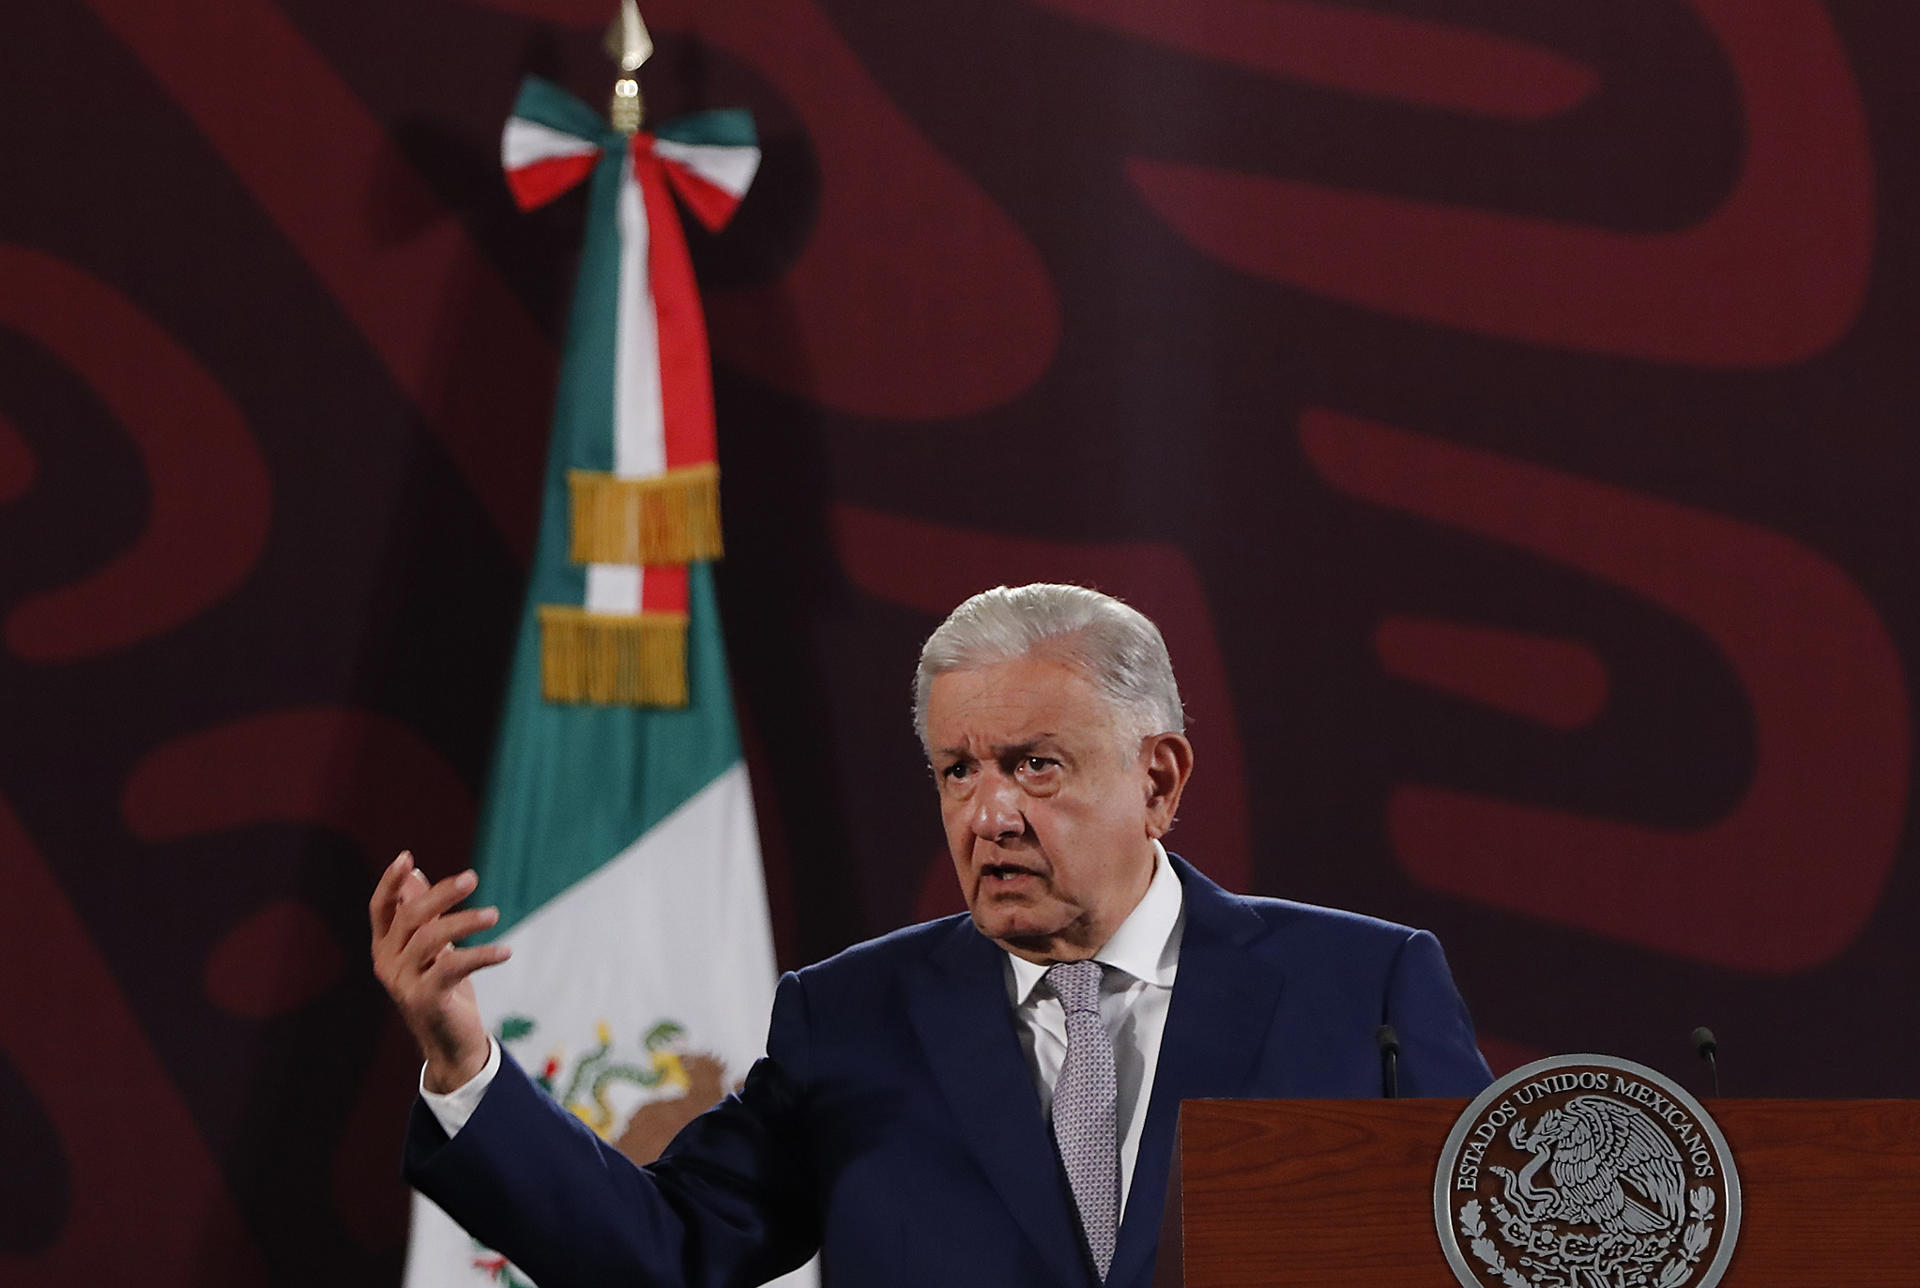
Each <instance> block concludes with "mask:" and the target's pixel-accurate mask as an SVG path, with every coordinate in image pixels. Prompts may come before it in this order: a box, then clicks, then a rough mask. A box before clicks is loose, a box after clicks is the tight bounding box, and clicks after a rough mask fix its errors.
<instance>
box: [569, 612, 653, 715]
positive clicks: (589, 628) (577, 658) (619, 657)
mask: <svg viewBox="0 0 1920 1288" xmlns="http://www.w3.org/2000/svg"><path fill="white" fill-rule="evenodd" d="M540 688H541V692H542V693H543V694H544V695H545V696H546V699H547V701H549V702H591V703H595V704H598V705H601V706H627V707H684V706H686V705H687V616H686V614H685V613H642V614H640V615H639V616H637V617H626V616H621V615H619V614H614V613H590V612H588V611H587V610H586V609H584V608H572V607H568V606H566V605H561V604H543V605H541V607H540Z"/></svg>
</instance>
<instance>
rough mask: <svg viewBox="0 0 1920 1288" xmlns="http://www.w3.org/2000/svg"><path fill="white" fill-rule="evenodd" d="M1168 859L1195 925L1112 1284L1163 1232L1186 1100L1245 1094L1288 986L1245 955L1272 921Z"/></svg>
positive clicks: (1183, 956)
mask: <svg viewBox="0 0 1920 1288" xmlns="http://www.w3.org/2000/svg"><path fill="white" fill-rule="evenodd" d="M1170 857H1171V858H1172V863H1173V867H1174V870H1175V871H1176V872H1177V873H1179V875H1180V883H1181V888H1182V895H1183V897H1184V900H1185V912H1186V919H1187V924H1186V930H1185V932H1184V934H1183V935H1182V938H1181V941H1180V970H1179V974H1178V975H1177V976H1176V978H1175V980H1174V985H1173V1004H1172V1006H1171V1007H1170V1008H1169V1010H1168V1012H1167V1028H1166V1033H1165V1035H1164V1036H1163V1037H1162V1038H1161V1041H1160V1060H1159V1063H1158V1064H1157V1065H1156V1066H1155V1069H1154V1074H1153V1093H1152V1096H1151V1098H1150V1099H1149V1101H1148V1103H1147V1121H1146V1126H1145V1128H1144V1129H1143V1130H1142V1132H1141V1134H1140V1153H1139V1156H1138V1158H1137V1159H1136V1160H1135V1162H1134V1170H1133V1185H1132V1188H1131V1189H1130V1190H1129V1191H1128V1194H1127V1210H1126V1214H1125V1219H1124V1220H1123V1221H1122V1223H1121V1226H1120V1238H1119V1243H1118V1245H1117V1246H1116V1247H1115V1249H1114V1258H1113V1267H1112V1270H1111V1272H1110V1273H1109V1274H1108V1276H1107V1282H1108V1283H1109V1284H1128V1283H1132V1282H1134V1281H1135V1279H1136V1278H1137V1277H1138V1276H1139V1275H1140V1273H1141V1271H1142V1269H1143V1268H1144V1265H1145V1263H1146V1261H1147V1259H1148V1257H1149V1256H1150V1255H1151V1253H1152V1251H1153V1247H1154V1243H1155V1240H1157V1239H1158V1238H1159V1235H1160V1218H1161V1206H1162V1202H1163V1199H1164V1196H1165V1193H1166V1185H1167V1170H1168V1164H1169V1163H1170V1161H1171V1160H1172V1157H1173V1133H1174V1125H1175V1120H1176V1118H1177V1117H1178V1116H1179V1113H1180V1102H1181V1101H1182V1100H1187V1099H1196V1098H1203V1097H1215V1096H1237V1095H1243V1094H1245V1092H1246V1090H1247V1089H1248V1087H1250V1086H1251V1085H1252V1084H1253V1079H1254V1077H1255V1075H1256V1074H1257V1073H1258V1072H1259V1068H1258V1060H1259V1056H1260V1052H1261V1049H1262V1047H1263V1046H1264V1045H1265V1042H1266V1036H1267V1030H1268V1028H1269V1027H1270V1020H1271V1017H1272V1015H1273V1012H1274V1008H1275V1007H1276V1006H1278V1005H1279V1002H1280V994H1281V991H1282V988H1283V986H1284V983H1285V981H1284V980H1283V979H1282V978H1281V977H1280V974H1279V972H1278V971H1277V970H1275V969H1274V967H1273V966H1272V965H1271V964H1269V963H1266V962H1258V963H1256V962H1255V961H1254V960H1253V959H1252V958H1251V957H1250V956H1249V955H1248V952H1247V947H1248V945H1250V944H1252V943H1253V942H1254V941H1255V940H1257V939H1259V938H1261V937H1262V936H1263V935H1265V934H1266V933H1267V929H1268V927H1267V924H1266V923H1265V922H1264V921H1262V920H1261V919H1260V918H1259V917H1257V916H1256V915H1254V913H1252V912H1251V911H1249V910H1248V909H1247V908H1246V907H1244V906H1243V905H1242V904H1240V903H1239V902H1238V901H1237V900H1235V899H1234V897H1233V896H1232V895H1230V894H1228V893H1227V892H1226V891H1224V890H1222V889H1221V888H1220V887H1219V886H1217V885H1215V884H1214V883H1213V882H1211V881H1209V880H1207V879H1206V878H1205V877H1203V876H1201V875H1200V874H1199V873H1198V872H1197V871H1195V870H1194V869H1193V868H1192V867H1191V866H1190V865H1189V864H1187V863H1186V862H1185V861H1184V860H1182V859H1180V858H1178V857H1175V856H1170ZM1003 1001H1004V998H1003Z"/></svg>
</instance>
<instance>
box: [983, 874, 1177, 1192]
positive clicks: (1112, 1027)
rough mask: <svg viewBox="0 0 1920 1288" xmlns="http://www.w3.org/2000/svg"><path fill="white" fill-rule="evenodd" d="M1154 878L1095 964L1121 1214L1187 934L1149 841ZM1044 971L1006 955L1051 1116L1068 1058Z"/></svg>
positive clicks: (1173, 888)
mask: <svg viewBox="0 0 1920 1288" xmlns="http://www.w3.org/2000/svg"><path fill="white" fill-rule="evenodd" d="M1153 850H1154V867H1153V880H1152V881H1151V882H1150V883H1149V884H1148V886H1147V892H1146V894H1144V895H1142V896H1141V897H1140V902H1139V903H1138V904H1136V905H1135V906H1134V909H1133V911H1132V912H1131V913H1128V914H1127V919H1126V920H1125V921H1123V922H1121V923H1120V929H1118V930H1116V931H1114V932H1113V938H1111V939H1109V940H1107V942H1106V943H1105V944H1104V945H1102V946H1101V948H1100V951H1098V952H1096V953H1095V954H1094V955H1093V959H1094V960H1095V961H1097V962H1099V963H1100V964H1101V965H1102V966H1105V967H1106V968H1107V969H1106V970H1105V971H1104V972H1102V974H1101V980H1100V1018H1101V1019H1102V1020H1103V1021H1105V1022H1106V1026H1107V1033H1108V1034H1109V1035H1110V1036H1111V1037H1112V1039H1113V1071H1114V1077H1115V1080H1116V1082H1117V1083H1118V1087H1117V1091H1118V1096H1117V1101H1116V1103H1115V1105H1114V1111H1115V1112H1114V1128H1115V1130H1116V1131H1118V1132H1119V1133H1120V1211H1121V1214H1122V1215H1123V1216H1124V1215H1125V1213H1126V1210H1127V1194H1128V1193H1129V1191H1130V1190H1131V1189H1132V1186H1133V1164H1134V1160H1135V1159H1137V1158H1138V1157H1139V1156H1140V1133H1141V1130H1142V1129H1143V1128H1144V1127H1145V1126H1146V1123H1147V1105H1148V1102H1149V1101H1150V1100H1151V1099H1152V1097H1153V1072H1154V1070H1155V1069H1156V1068H1157V1067H1158V1066H1159V1064H1160V1039H1161V1037H1162V1036H1163V1035H1164V1034H1165V1033H1166V1031H1167V1009H1168V1007H1169V1006H1171V1005H1172V1003H1173V977H1174V975H1175V973H1176V972H1177V971H1178V969H1179V965H1180V938H1181V935H1182V933H1183V932H1184V931H1185V929H1186V924H1187V919H1186V905H1185V901H1184V899H1183V898H1182V895H1181V890H1180V878H1179V877H1178V876H1176V875H1174V871H1173V866H1172V865H1171V864H1169V863H1168V862H1167V852H1166V850H1165V849H1163V848H1162V847H1161V845H1160V843H1159V842H1158V841H1155V842H1154V843H1153ZM1046 974H1047V968H1046V967H1045V966H1042V965H1038V964H1036V963H1034V962H1030V961H1028V960H1027V959H1026V958H1024V957H1016V956H1014V955H1013V954H1012V953H1008V954H1007V997H1008V1000H1009V1001H1011V1002H1012V1003H1013V1014H1014V1018H1015V1019H1017V1020H1018V1021H1019V1026H1018V1027H1019V1031H1020V1047H1021V1051H1022V1053H1023V1054H1024V1055H1025V1056H1026V1058H1027V1072H1028V1073H1029V1074H1031V1075H1032V1077H1033V1088H1034V1090H1035V1091H1037V1092H1039V1093H1040V1108H1041V1111H1042V1113H1046V1114H1049V1115H1050V1113H1051V1108H1052V1105H1053V1086H1054V1083H1056V1082H1058V1081H1059V1079H1060V1064H1061V1062H1062V1061H1063V1060H1065V1059H1066V1056H1067V1013H1066V1009H1065V1008H1064V1007H1062V1006H1061V1005H1060V999H1059V998H1057V997H1055V996H1054V995H1053V990H1051V989H1047V988H1042V987H1040V984H1041V981H1042V980H1043V979H1045V978H1046Z"/></svg>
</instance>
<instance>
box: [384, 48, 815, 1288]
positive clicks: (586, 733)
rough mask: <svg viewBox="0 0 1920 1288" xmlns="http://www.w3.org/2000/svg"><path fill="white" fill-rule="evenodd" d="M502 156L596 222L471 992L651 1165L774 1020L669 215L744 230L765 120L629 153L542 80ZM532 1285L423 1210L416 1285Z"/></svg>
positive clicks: (681, 247)
mask: <svg viewBox="0 0 1920 1288" xmlns="http://www.w3.org/2000/svg"><path fill="white" fill-rule="evenodd" d="M502 154H503V160H504V161H505V163H506V166H507V172H508V179H509V184H510V186H511V187H512V188H513V190H514V193H515V196H516V197H517V198H519V200H520V202H521V204H522V205H523V206H531V205H537V204H539V203H540V202H541V201H545V200H550V199H552V198H553V197H555V196H557V195H558V194H559V193H560V192H562V191H564V190H565V189H566V188H568V187H570V186H572V185H573V184H574V183H577V182H579V181H580V180H582V179H585V180H587V182H588V185H589V187H588V201H589V211H588V218H587V232H586V244H585V246H584V248H583V250H582V256H581V265H580V278H579V283H578V286H577V289H576V294H575V299H574V306H573V312H572V315H571V318H570V320H569V324H568V336H567V345H566V352H565V355H564V358H563V362H562V367H561V384H560V390H559V395H558V398H557V399H556V403H555V410H554V424H553V440H552V448H551V450H550V454H549V457H548V462H547V471H546V482H545V509H544V513H543V517H542V520H541V526H540V534H539V541H538V546H537V549H536V552H535V559H534V568H533V574H532V581H531V584H530V586H529V590H528V595H527V603H526V608H525V611H524V613H523V616H522V620H521V624H520V633H519V639H518V643H517V645H516V648H515V652H514V662H513V671H512V676H511V679H510V682H509V688H508V692H507V697H506V704H505V708H504V712H503V715H502V720H501V727H500V735H499V743H498V745H497V747H496V749H495V755H494V763H493V769H492V773H491V777H490V780H489V782H488V785H487V794H486V803H485V809H484V812H483V815H482V818H481V823H480V830H479V837H478V843H477V855H476V858H475V866H476V867H477V868H478V869H479V873H480V888H479V892H478V895H477V897H476V902H484V903H494V904H498V905H499V908H500V923H499V925H498V927H496V929H495V930H494V932H493V937H495V938H499V939H504V940H506V941H507V942H509V943H511V944H512V945H513V949H514V953H513V957H512V958H511V959H510V960H509V961H507V962H506V963H504V964H502V965H499V966H495V967H492V968H490V969H488V970H486V971H483V972H481V973H480V974H479V975H477V976H476V977H475V980H474V983H475V987H476V989H477V990H478V992H479V998H480V1004H481V1008H482V1012H483V1014H484V1015H485V1016H486V1017H487V1022H488V1024H489V1026H490V1027H491V1028H492V1029H493V1031H494V1034H495V1036H496V1038H497V1039H498V1040H499V1041H500V1042H501V1044H502V1046H503V1047H504V1048H505V1049H506V1050H507V1051H508V1052H509V1053H511V1054H512V1055H513V1056H514V1058H516V1059H517V1060H519V1061H520V1063H521V1064H522V1065H523V1066H524V1067H525V1068H526V1069H527V1071H528V1072H529V1073H530V1074H532V1075H533V1076H534V1077H535V1078H537V1079H538V1080H539V1081H540V1083H541V1084H542V1085H543V1086H545V1087H546V1088H547V1090H548V1092H549V1093H550V1094H552V1095H553V1096H554V1097H555V1098H556V1099H557V1100H559V1101H560V1102H561V1103H562V1104H563V1105H565V1106H566V1108H567V1109H568V1110H570V1111H571V1112H572V1113H574V1114H575V1115H577V1116H578V1117H579V1118H580V1119H581V1120H582V1121H583V1122H585V1123H586V1124H587V1125H588V1126H590V1127H591V1128H592V1129H593V1130H594V1131H595V1132H597V1133H599V1135H600V1136H601V1137H602V1139H604V1140H606V1141H607V1142H609V1143H610V1144H612V1145H614V1146H615V1147H616V1148H618V1149H619V1150H620V1151H621V1152H622V1153H624V1154H626V1155H627V1156H628V1157H630V1158H632V1159H634V1161H636V1162H640V1163H645V1162H648V1161H651V1160H652V1159H653V1158H654V1157H656V1156H657V1155H658V1154H659V1152H660V1150H661V1148H662V1147H663V1146H665V1144H666V1143H667V1141H668V1140H669V1139H671V1138H672V1136H673V1134H674V1133H675V1132H676V1131H678V1130H679V1128H680V1127H681V1126H682V1125H684V1124H685V1123H686V1122H687V1121H688V1120H689V1119H691V1118H692V1117H693V1116H694V1115H695V1114H697V1113H698V1112H700V1111H701V1110H702V1109H705V1108H706V1107H707V1106H709V1105H711V1104H712V1103H713V1102H715V1101H716V1100H718V1099H720V1098H721V1097H722V1096H724V1095H725V1094H726V1093H727V1092H728V1091H730V1090H732V1089H733V1088H734V1087H735V1086H736V1085H737V1084H738V1083H739V1082H740V1080H741V1079H742V1078H744V1077H745V1075H746V1071H747V1067H748V1066H749V1065H750V1064H751V1063H752V1062H753V1060H754V1059H755V1058H756V1057H757V1056H759V1055H760V1054H761V1050H762V1045H763V1043H764V1040H765V1035H766V1025H767V1015H768V1011H769V1008H770V1007H771V1004H772V1000H773V986H774V982H775V969H774V960H773V942H772V935H771V932H770V929H769V925H768V919H767V901H766V887H765V883H764V880H763V877H762V873H761V866H760V851H759V842H758V838H757V836H756V833H755V829H754V816H753V802H752V799H751V797H750V795H749V791H748V785H747V772H746V767H745V765H744V764H743V762H742V760H741V752H740V739H739V734H738V731H737V729H736V726H735V723H734V713H733V704H732V698H731V695H730V693H729V690H728V685H727V666H726V656H725V652H724V649H723V646H722V638H721V629H720V618H719V613H718V610H717V606H716V604H715V600H714V591H713V581H712V576H711V572H710V569H709V567H708V564H707V563H706V562H705V561H706V560H707V559H709V558H712V557H713V556H715V555H717V554H718V553H719V522H718V516H719V506H718V500H717V496H718V493H717V476H716V473H715V469H714V463H713V462H714V452H713V403H712V389H711V380H710V375H709V372H708V367H707V352H706V337H705V332H704V326H703V323H702V321H701V316H700V306H699V297H698V295H697V293H696V292H695V290H694V284H693V276H692V271H691V268H690V266H689V264H688V261H687V253H686V246H685V241H684V238H683V237H682V234H681V232H680V227H679V223H678V214H677V212H676V210H675V199H676V198H678V201H679V204H681V205H684V206H685V207H686V208H687V209H689V210H690V211H691V212H692V213H693V214H694V215H695V216H696V217H698V218H700V219H701V220H702V221H703V222H706V223H708V224H709V225H710V226H713V227H718V226H719V225H720V224H722V223H724V222H725V220H726V218H727V217H728V216H729V215H731V213H732V210H733V207H734V206H735V205H736V204H737V203H738V201H739V199H740V196H741V194H742V193H743V192H744V191H745V189H746V186H747V184H748V182H750V181H751V179H752V176H753V172H754V168H755V166H756V165H757V164H758V160H759V152H758V149H757V148H756V147H754V146H753V131H752V124H751V121H750V119H748V118H747V116H746V114H745V113H744V112H708V113H702V114H700V115H699V116H696V117H693V118H689V119H687V120H685V121H681V122H674V123H670V124H669V125H668V126H666V127H663V128H661V129H659V130H657V131H655V132H653V133H641V134H635V135H633V136H631V137H629V136H626V135H623V134H619V133H616V132H614V131H612V130H610V129H608V127H607V126H606V125H605V124H604V123H603V122H602V121H600V119H599V118H598V117H597V115H596V114H595V113H594V112H593V111H592V110H591V109H590V108H588V107H587V106H586V105H585V104H584V103H582V102H580V101H579V100H578V99H576V98H574V97H572V96H571V95H569V94H567V93H565V92H564V91H562V90H560V89H559V88H557V87H555V86H553V85H551V84H548V83H546V82H544V81H539V80H530V81H528V82H527V84H526V85H525V86H524V87H523V88H522V91H521V94H520V97H519V100H518V101H517V103H516V104H515V108H514V119H513V120H512V121H511V122H509V124H508V126H507V130H506V134H505V138H504V140H503V145H502ZM812 1278H813V1276H812V1273H811V1271H810V1270H808V1271H803V1272H801V1274H798V1275H795V1276H789V1281H792V1282H801V1281H803V1280H804V1281H806V1282H811V1280H812ZM529 1282H530V1281H529V1280H528V1279H527V1278H526V1276H524V1275H522V1274H520V1273H519V1271H518V1270H516V1269H515V1268H514V1267H513V1266H511V1265H509V1264H507V1263H506V1262H505V1261H504V1260H503V1259H502V1258H500V1257H499V1256H497V1255H496V1254H495V1253H493V1252H492V1251H491V1250H490V1249H487V1248H485V1247H483V1246H481V1245H480V1244H479V1243H478V1242H476V1241H475V1240H473V1239H471V1238H469V1237H468V1235H467V1234H466V1233H465V1232H464V1231H462V1230H461V1229H460V1228H459V1227H458V1226H456V1225H454V1223H453V1222H452V1221H451V1220H450V1219H448V1218H447V1217H446V1215H445V1214H444V1213H442V1212H441V1211H440V1210H439V1209H438V1208H436V1207H435V1206H433V1205H432V1204H431V1203H429V1202H427V1201H426V1200H425V1199H424V1198H420V1197H419V1196H417V1195H416V1196H415V1199H414V1213H413V1233H412V1239H411V1243H410V1246H409V1248H408V1255H407V1283H408V1285H410V1288H440V1286H442V1285H445V1286H447V1288H452V1286H454V1285H462V1286H469V1285H471V1286H477V1285H483V1284H515V1285H524V1284H527V1283H529ZM783 1282H786V1281H783Z"/></svg>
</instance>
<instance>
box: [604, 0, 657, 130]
mask: <svg viewBox="0 0 1920 1288" xmlns="http://www.w3.org/2000/svg"><path fill="white" fill-rule="evenodd" d="M607 52H608V53H609V54H612V55H613V56H614V58H616V59H618V60H619V63H620V70H621V72H622V73H624V74H623V75H622V76H621V77H620V79H619V80H617V81H615V82H614V83H613V101H612V102H611V103H610V104H609V105H608V107H607V119H608V121H609V122H610V123H611V124H612V126H613V128H614V129H616V130H618V131H620V133H622V134H627V135H632V134H638V133H639V132H640V122H641V121H642V120H643V119H644V118H645V116H646V107H645V104H644V103H643V101H642V100H641V98H640V80H639V77H638V72H639V71H640V65H641V64H642V63H644V62H646V61H647V59H649V58H651V57H652V56H653V37H652V36H650V35H648V34H647V24H646V23H644V22H642V21H640V6H639V5H638V4H636V3H635V2H634V0H620V16H619V17H618V18H615V19H614V20H613V25H612V26H611V27H609V28H608V30H607Z"/></svg>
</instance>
